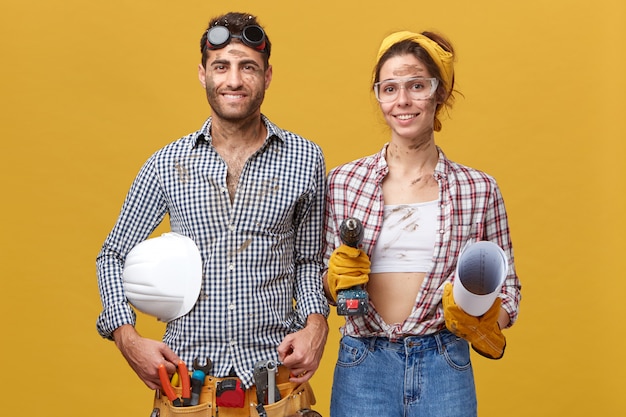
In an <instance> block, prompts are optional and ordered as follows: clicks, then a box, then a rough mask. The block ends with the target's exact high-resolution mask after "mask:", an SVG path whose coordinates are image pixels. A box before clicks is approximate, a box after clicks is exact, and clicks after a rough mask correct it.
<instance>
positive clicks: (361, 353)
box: [337, 336, 368, 367]
mask: <svg viewBox="0 0 626 417" xmlns="http://www.w3.org/2000/svg"><path fill="white" fill-rule="evenodd" d="M367 353H368V349H367V345H366V344H365V343H363V341H361V340H360V339H359V338H356V337H351V336H343V337H342V338H341V342H340V343H339V354H338V355H337V366H345V367H348V366H356V365H358V364H360V363H361V362H363V361H364V360H365V358H366V357H367Z"/></svg>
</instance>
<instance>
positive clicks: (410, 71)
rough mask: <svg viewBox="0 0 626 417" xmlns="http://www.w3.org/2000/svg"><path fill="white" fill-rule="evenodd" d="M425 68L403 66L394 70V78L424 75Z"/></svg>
mask: <svg viewBox="0 0 626 417" xmlns="http://www.w3.org/2000/svg"><path fill="white" fill-rule="evenodd" d="M424 72H425V71H424V68H422V67H421V66H419V65H409V64H406V65H402V66H401V67H400V68H396V69H394V70H393V75H394V77H404V76H408V75H416V74H419V75H423V73H424Z"/></svg>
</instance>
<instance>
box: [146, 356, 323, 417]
mask: <svg viewBox="0 0 626 417" xmlns="http://www.w3.org/2000/svg"><path fill="white" fill-rule="evenodd" d="M289 376H290V375H289V369H287V368H285V367H284V366H279V367H278V370H277V372H276V385H277V388H278V390H279V391H280V398H281V399H280V400H279V401H276V402H274V403H272V404H264V405H263V406H262V407H261V408H257V406H258V404H257V394H256V388H255V387H254V386H252V387H250V388H248V389H247V390H245V391H244V393H243V401H241V404H228V403H227V404H226V405H224V401H221V402H220V401H219V399H218V396H219V394H220V393H219V389H220V386H221V385H222V384H223V383H224V381H227V382H232V381H228V380H235V381H239V380H238V378H235V377H227V378H217V377H214V376H207V377H206V378H205V380H204V385H203V386H202V390H201V392H200V400H199V402H198V405H193V406H187V407H177V406H174V405H173V404H172V403H171V402H170V400H169V399H168V398H167V396H165V395H164V394H162V393H161V391H160V390H156V393H155V397H154V409H153V412H152V415H153V416H158V417H175V416H187V417H216V416H218V412H219V417H265V416H266V417H291V416H300V415H306V414H305V412H306V411H307V410H309V409H310V407H311V405H313V404H315V396H314V394H313V390H312V389H311V386H310V385H309V383H308V382H305V383H302V384H295V383H293V382H290V381H289ZM173 389H174V391H175V392H176V394H177V395H180V394H181V392H182V389H181V387H173ZM259 410H261V414H263V413H265V415H260V414H259ZM303 412H304V413H303ZM313 413H315V412H313ZM314 415H319V414H314Z"/></svg>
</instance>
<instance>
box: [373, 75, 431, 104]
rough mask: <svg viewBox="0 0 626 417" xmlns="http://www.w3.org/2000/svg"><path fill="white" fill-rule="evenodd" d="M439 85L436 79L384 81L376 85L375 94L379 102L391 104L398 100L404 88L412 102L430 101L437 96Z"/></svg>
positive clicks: (417, 78) (421, 78)
mask: <svg viewBox="0 0 626 417" xmlns="http://www.w3.org/2000/svg"><path fill="white" fill-rule="evenodd" d="M438 85H439V80H438V79H436V78H423V77H412V78H404V79H397V80H393V79H392V80H384V81H380V82H378V83H376V84H374V94H376V100H378V101H379V102H381V103H390V102H392V101H395V100H396V99H397V98H398V96H399V95H400V90H401V89H403V88H404V90H405V91H406V92H407V93H408V95H409V97H411V99H412V100H428V99H429V98H431V97H432V96H433V94H435V91H436V90H437V86H438Z"/></svg>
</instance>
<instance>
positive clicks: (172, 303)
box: [122, 232, 202, 322]
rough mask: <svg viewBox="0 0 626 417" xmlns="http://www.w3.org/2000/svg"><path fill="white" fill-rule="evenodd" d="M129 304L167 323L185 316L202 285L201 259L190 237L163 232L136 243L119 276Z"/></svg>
mask: <svg viewBox="0 0 626 417" xmlns="http://www.w3.org/2000/svg"><path fill="white" fill-rule="evenodd" d="M122 278H123V282H124V291H125V292H126V298H128V301H129V302H130V303H131V304H132V305H133V306H134V307H135V308H136V309H137V310H139V311H141V312H143V313H146V314H149V315H151V316H155V317H156V318H157V319H159V320H161V321H164V322H169V321H172V320H174V319H177V318H179V317H181V316H184V315H185V314H187V313H188V312H189V311H190V310H191V309H192V308H193V306H194V305H195V303H196V300H197V299H198V295H199V294H200V287H201V285H202V258H201V257H200V251H198V247H197V246H196V244H195V243H194V241H193V240H191V239H190V238H188V237H186V236H183V235H179V234H178V233H173V232H170V233H164V234H162V235H161V236H159V237H155V238H152V239H147V240H144V241H143V242H141V243H139V244H137V245H136V246H135V247H134V248H133V249H132V250H131V251H130V252H129V253H128V255H127V256H126V262H125V263H124V271H123V273H122Z"/></svg>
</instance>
